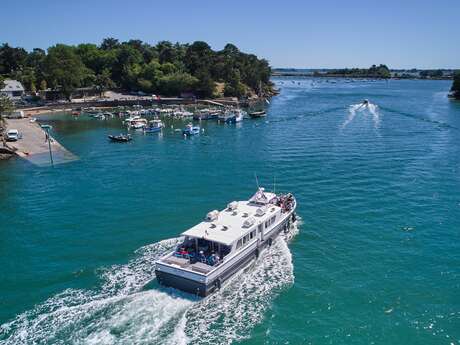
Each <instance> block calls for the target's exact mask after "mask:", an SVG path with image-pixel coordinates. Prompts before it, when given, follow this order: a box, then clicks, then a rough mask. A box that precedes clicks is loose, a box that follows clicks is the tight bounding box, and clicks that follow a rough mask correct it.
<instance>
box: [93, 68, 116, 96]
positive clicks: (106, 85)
mask: <svg viewBox="0 0 460 345" xmlns="http://www.w3.org/2000/svg"><path fill="white" fill-rule="evenodd" d="M94 85H95V86H96V89H97V90H98V91H99V94H100V95H101V97H102V95H103V93H104V91H106V90H109V89H111V88H113V87H115V83H114V82H113V80H112V79H110V71H109V70H108V69H107V68H106V69H104V70H102V72H101V73H100V74H98V75H96V80H95V82H94Z"/></svg>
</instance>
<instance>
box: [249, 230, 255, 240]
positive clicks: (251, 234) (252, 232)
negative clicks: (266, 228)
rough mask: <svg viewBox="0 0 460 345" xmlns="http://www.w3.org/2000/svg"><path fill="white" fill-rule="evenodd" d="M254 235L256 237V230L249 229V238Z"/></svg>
mask: <svg viewBox="0 0 460 345" xmlns="http://www.w3.org/2000/svg"><path fill="white" fill-rule="evenodd" d="M254 237H256V231H255V230H254V231H251V233H250V234H249V238H250V239H251V240H252V239H253V238H254Z"/></svg>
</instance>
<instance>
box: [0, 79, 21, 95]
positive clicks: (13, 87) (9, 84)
mask: <svg viewBox="0 0 460 345" xmlns="http://www.w3.org/2000/svg"><path fill="white" fill-rule="evenodd" d="M4 84H5V86H4V87H3V88H2V89H0V91H1V92H13V91H24V87H23V86H22V84H21V82H19V81H17V80H12V79H5V80H4Z"/></svg>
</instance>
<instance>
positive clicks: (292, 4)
mask: <svg viewBox="0 0 460 345" xmlns="http://www.w3.org/2000/svg"><path fill="white" fill-rule="evenodd" d="M1 12H2V15H1V22H0V42H7V43H9V44H11V45H14V46H22V47H24V48H26V49H32V48H34V47H40V48H47V47H48V46H50V45H53V44H55V43H67V44H77V43H81V42H93V43H99V42H100V41H101V40H102V39H103V38H104V37H115V38H118V39H120V40H128V39H131V38H138V39H141V40H144V41H147V42H149V43H156V42H157V41H159V40H170V41H174V42H176V41H179V42H184V43H185V42H193V41H195V40H203V41H207V42H208V43H209V44H210V45H211V46H212V47H213V48H215V49H221V48H222V47H223V46H224V45H225V44H226V43H227V42H230V43H234V44H235V45H237V46H238V47H239V48H240V49H241V50H243V51H246V52H251V53H254V54H256V55H258V56H261V57H265V58H266V59H268V60H269V61H270V63H271V65H272V66H274V67H299V68H302V67H312V68H318V67H326V68H328V67H329V68H330V67H368V66H370V65H371V64H373V63H375V64H379V63H385V64H387V65H388V66H389V67H391V68H410V67H418V68H460V0H437V1H434V0H433V1H426V0H399V1H397V0H378V1H375V0H367V1H365V0H341V1H339V0H317V1H300V0H283V1H279V0H278V1H268V0H267V1H255V0H253V1H251V0H246V1H241V0H233V1H217V0H214V1H208V0H194V1H193V0H188V1H182V0H169V1H167V0H166V1H155V0H150V1H148V0H133V1H118V0H113V1H106V0H92V1H87V0H74V1H65V0H59V1H57V0H41V1H32V0H30V1H27V0H23V1H15V0H9V1H8V0H7V1H2V5H1Z"/></svg>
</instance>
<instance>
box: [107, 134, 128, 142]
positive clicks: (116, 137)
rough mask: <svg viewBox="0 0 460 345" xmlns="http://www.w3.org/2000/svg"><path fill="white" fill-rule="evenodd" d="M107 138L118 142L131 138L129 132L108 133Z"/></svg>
mask: <svg viewBox="0 0 460 345" xmlns="http://www.w3.org/2000/svg"><path fill="white" fill-rule="evenodd" d="M109 139H110V140H111V141H115V142H118V143H126V142H128V141H131V140H132V138H131V136H130V135H129V134H126V135H124V134H120V135H109Z"/></svg>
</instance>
